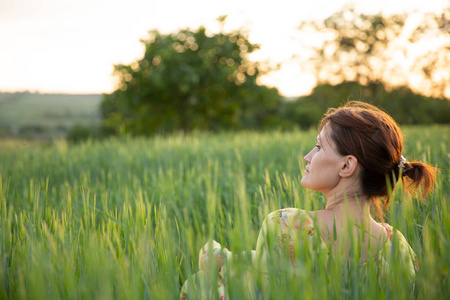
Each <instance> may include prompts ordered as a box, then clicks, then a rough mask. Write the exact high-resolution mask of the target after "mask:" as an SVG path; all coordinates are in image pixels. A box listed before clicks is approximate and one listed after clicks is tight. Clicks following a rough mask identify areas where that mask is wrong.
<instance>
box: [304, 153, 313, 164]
mask: <svg viewBox="0 0 450 300" xmlns="http://www.w3.org/2000/svg"><path fill="white" fill-rule="evenodd" d="M311 152H312V151H310V152H309V153H308V154H306V155H305V156H304V157H303V160H304V161H305V162H306V163H308V164H309V163H310V162H311V157H310V156H311Z"/></svg>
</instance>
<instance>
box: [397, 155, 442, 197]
mask: <svg viewBox="0 0 450 300" xmlns="http://www.w3.org/2000/svg"><path fill="white" fill-rule="evenodd" d="M438 171H439V170H438V169H437V168H435V167H433V166H431V165H427V164H424V163H422V162H419V161H413V162H406V163H405V167H404V170H403V185H404V186H408V189H409V191H410V192H412V193H413V194H414V193H415V192H416V190H417V189H418V188H419V187H420V186H421V185H422V186H423V190H422V197H425V196H426V195H427V194H428V192H429V191H430V190H431V189H432V187H433V185H434V181H435V178H436V172H438ZM405 177H407V179H406V180H405ZM405 183H409V184H408V185H406V184H405Z"/></svg>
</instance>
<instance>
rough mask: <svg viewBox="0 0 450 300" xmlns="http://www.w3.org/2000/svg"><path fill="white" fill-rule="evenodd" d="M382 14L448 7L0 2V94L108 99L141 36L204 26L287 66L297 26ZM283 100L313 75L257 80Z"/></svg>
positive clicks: (202, 0) (291, 72) (381, 2)
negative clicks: (246, 34)
mask: <svg viewBox="0 0 450 300" xmlns="http://www.w3.org/2000/svg"><path fill="white" fill-rule="evenodd" d="M348 3H354V4H355V7H356V9H357V10H360V11H363V12H369V13H376V12H379V11H383V12H384V13H386V14H389V13H396V12H404V11H405V10H406V11H408V12H415V13H419V14H420V13H424V12H427V11H439V10H440V9H441V8H442V7H444V6H449V5H450V1H448V0H427V1H423V0H411V1H400V0H378V1H373V0H365V1H348V0H316V1H314V2H313V1H306V0H297V1H288V0H277V1H264V0H258V1H256V0H248V1H245V0H239V1H238V0H229V1H214V0H191V1H182V0H159V1H155V0H148V1H143V0H129V1H118V0H0V70H1V71H0V91H24V90H29V91H38V92H42V93H45V92H52V93H56V92H58V93H108V92H111V91H113V90H114V88H115V86H114V78H113V76H112V71H113V65H114V64H118V63H131V62H132V61H134V60H136V59H138V58H140V57H141V56H142V55H143V47H142V44H141V43H140V42H139V40H140V39H142V38H146V37H147V31H148V30H151V29H155V28H156V29H159V30H160V31H161V32H163V33H169V32H173V31H176V30H177V29H180V28H186V27H190V28H192V29H195V28H197V27H198V26H200V25H205V26H206V27H207V29H208V30H210V31H211V32H217V31H218V25H217V22H216V19H217V17H219V16H221V15H228V16H229V17H228V23H227V24H228V28H239V27H242V26H245V27H247V28H249V30H250V41H251V42H253V43H258V44H261V46H262V47H261V50H260V53H258V55H257V56H255V59H270V60H271V61H273V62H280V63H282V62H283V61H286V60H287V59H288V58H289V57H290V56H291V55H292V54H293V53H301V49H300V48H299V45H298V43H297V42H295V41H294V40H293V39H292V36H294V35H295V34H296V30H295V28H296V27H297V26H298V24H299V22H300V21H302V20H307V19H311V18H325V17H327V16H328V15H330V14H332V13H333V12H335V11H337V10H339V9H340V8H341V7H342V6H344V5H346V4H348ZM262 82H264V83H265V84H268V85H271V86H275V87H278V89H279V90H280V92H281V93H282V94H284V95H286V96H297V95H301V94H306V93H309V92H310V91H311V88H312V87H313V86H314V84H315V79H314V76H313V75H312V74H309V73H306V72H305V70H302V67H301V66H299V65H295V64H285V65H283V66H282V68H281V70H280V71H278V72H275V73H272V74H270V75H268V76H267V77H266V78H263V79H262Z"/></svg>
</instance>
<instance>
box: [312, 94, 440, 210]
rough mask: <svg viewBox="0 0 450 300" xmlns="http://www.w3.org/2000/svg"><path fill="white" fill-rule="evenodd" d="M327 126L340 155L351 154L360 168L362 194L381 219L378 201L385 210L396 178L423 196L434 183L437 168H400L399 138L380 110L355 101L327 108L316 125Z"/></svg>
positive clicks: (412, 165) (396, 128) (416, 164)
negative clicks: (420, 187) (417, 190)
mask: <svg viewBox="0 0 450 300" xmlns="http://www.w3.org/2000/svg"><path fill="white" fill-rule="evenodd" d="M326 124H329V126H330V127H331V131H330V132H331V134H330V137H331V139H332V141H333V142H334V144H335V145H336V150H337V151H338V153H339V154H340V155H353V156H355V157H356V159H357V160H358V162H359V163H360V164H361V166H362V172H361V184H362V189H363V193H364V195H366V196H368V197H369V199H370V201H371V203H372V204H373V205H374V207H375V209H376V212H377V215H378V217H379V218H382V216H383V210H382V208H381V206H380V200H381V201H383V202H384V203H383V207H384V208H387V207H388V205H389V202H390V198H391V194H392V191H393V190H394V187H395V185H396V183H397V180H398V179H399V177H402V182H403V184H405V183H406V180H405V177H408V178H409V179H408V181H409V183H410V184H409V185H408V187H409V190H410V191H414V190H413V189H412V188H413V187H414V189H417V188H418V187H419V186H420V185H421V184H423V197H424V196H425V195H426V194H427V193H428V192H429V191H430V189H431V187H432V186H433V184H434V179H435V174H436V171H437V169H436V168H435V167H433V166H430V165H427V164H424V163H422V162H418V161H413V162H408V161H404V167H401V157H402V151H403V136H402V133H401V131H400V128H399V126H398V125H397V123H396V122H395V121H394V119H392V117H391V116H389V115H388V114H387V113H385V112H384V111H382V110H380V109H378V108H377V107H375V106H373V105H370V104H367V103H364V102H359V101H351V102H348V103H347V104H346V105H344V106H342V107H339V108H331V109H328V111H327V112H326V114H325V115H324V117H323V119H322V121H321V122H320V126H319V130H321V129H322V128H323V127H324V126H325V125H326Z"/></svg>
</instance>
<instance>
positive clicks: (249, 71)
mask: <svg viewBox="0 0 450 300" xmlns="http://www.w3.org/2000/svg"><path fill="white" fill-rule="evenodd" d="M149 35H150V37H149V38H148V39H146V40H143V41H142V42H143V43H144V45H145V53H144V56H143V57H142V58H141V59H139V60H137V61H135V62H133V63H131V64H130V65H117V66H115V75H116V76H117V77H118V88H117V90H115V91H114V92H113V93H111V94H108V95H104V99H103V102H102V106H101V108H102V116H103V127H104V128H105V129H107V130H109V131H112V132H114V133H126V134H132V135H149V134H153V133H155V132H171V131H179V130H181V131H185V132H187V131H191V130H194V129H199V130H222V129H242V128H269V127H272V126H275V125H276V124H278V122H279V121H280V120H279V119H278V118H277V112H278V107H279V105H280V100H281V97H280V95H279V94H278V91H277V90H276V89H273V88H272V89H270V88H268V87H265V86H261V85H259V84H258V83H257V78H258V75H259V74H260V72H261V68H260V65H259V64H258V63H256V62H252V61H250V60H249V59H248V55H249V53H251V52H252V51H254V50H255V49H257V45H253V44H252V43H250V42H249V40H248V38H247V36H246V33H245V32H243V31H242V30H237V31H234V32H230V33H224V32H221V33H217V34H208V33H207V32H206V29H205V28H203V27H201V28H198V29H197V30H188V29H186V30H181V31H179V32H177V33H174V34H161V33H160V32H158V31H157V30H154V31H151V32H150V33H149Z"/></svg>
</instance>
